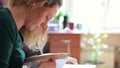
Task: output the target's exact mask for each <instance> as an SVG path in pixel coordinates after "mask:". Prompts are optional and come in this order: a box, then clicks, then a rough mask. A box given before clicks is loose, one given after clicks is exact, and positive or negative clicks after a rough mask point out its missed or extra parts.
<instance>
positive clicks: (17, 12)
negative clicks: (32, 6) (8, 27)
mask: <svg viewBox="0 0 120 68" xmlns="http://www.w3.org/2000/svg"><path fill="white" fill-rule="evenodd" d="M10 11H11V13H12V15H13V18H14V20H15V22H16V25H17V28H18V30H20V28H21V27H22V26H23V25H24V21H25V16H26V11H27V8H26V7H12V8H10Z"/></svg>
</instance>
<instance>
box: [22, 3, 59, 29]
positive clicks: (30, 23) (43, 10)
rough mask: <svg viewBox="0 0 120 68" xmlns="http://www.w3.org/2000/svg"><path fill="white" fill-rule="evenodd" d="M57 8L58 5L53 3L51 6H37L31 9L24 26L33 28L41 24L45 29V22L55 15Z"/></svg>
mask: <svg viewBox="0 0 120 68" xmlns="http://www.w3.org/2000/svg"><path fill="white" fill-rule="evenodd" d="M58 8H59V7H58V5H55V6H53V7H37V8H35V9H32V10H31V11H30V12H29V15H28V17H27V18H26V21H25V24H24V26H25V28H26V29H28V30H33V29H35V28H40V27H41V26H42V27H43V28H44V29H45V28H46V27H47V22H48V21H49V20H50V19H52V18H53V17H54V16H55V14H56V13H57V10H58Z"/></svg>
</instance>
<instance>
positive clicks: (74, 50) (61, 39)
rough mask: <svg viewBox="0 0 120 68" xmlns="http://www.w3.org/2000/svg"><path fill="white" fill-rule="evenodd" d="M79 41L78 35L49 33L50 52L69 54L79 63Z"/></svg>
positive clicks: (79, 36)
mask: <svg viewBox="0 0 120 68" xmlns="http://www.w3.org/2000/svg"><path fill="white" fill-rule="evenodd" d="M80 39H81V34H79V33H49V42H50V52H51V53H61V52H65V53H70V56H71V57H74V58H76V59H77V60H78V63H80V50H81V49H80V41H81V40H80ZM68 42H69V43H68Z"/></svg>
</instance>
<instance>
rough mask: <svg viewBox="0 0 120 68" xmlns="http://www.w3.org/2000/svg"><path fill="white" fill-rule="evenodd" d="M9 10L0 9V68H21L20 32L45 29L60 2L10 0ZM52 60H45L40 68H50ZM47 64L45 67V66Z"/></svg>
mask: <svg viewBox="0 0 120 68" xmlns="http://www.w3.org/2000/svg"><path fill="white" fill-rule="evenodd" d="M9 3H10V4H9V5H10V7H9V8H0V32H1V33H0V68H21V67H22V65H23V63H24V60H25V53H24V51H23V49H22V47H23V46H22V43H23V39H22V36H21V34H20V32H19V31H20V30H21V29H22V28H25V29H26V30H29V31H32V30H34V29H36V28H41V27H42V28H43V29H46V27H47V22H48V21H49V20H50V19H51V18H52V17H54V16H55V14H56V12H57V10H58V8H59V7H60V6H61V4H62V2H61V0H10V2H9ZM53 63H54V60H51V59H49V60H46V61H44V63H41V64H40V68H43V67H44V68H48V67H49V68H50V67H51V66H49V65H52V64H53ZM46 64H47V65H46Z"/></svg>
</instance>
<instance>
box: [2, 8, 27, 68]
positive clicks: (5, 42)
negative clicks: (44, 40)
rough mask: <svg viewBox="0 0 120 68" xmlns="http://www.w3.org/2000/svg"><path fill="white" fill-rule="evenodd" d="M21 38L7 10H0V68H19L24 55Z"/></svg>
mask: <svg viewBox="0 0 120 68" xmlns="http://www.w3.org/2000/svg"><path fill="white" fill-rule="evenodd" d="M22 42H23V40H22V36H21V35H20V33H19V31H18V29H17V26H16V24H15V21H14V19H13V17H12V15H11V13H10V11H9V9H7V8H0V68H21V67H22V65H23V63H24V59H25V53H24V51H23V49H22V47H23V46H22Z"/></svg>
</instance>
